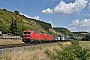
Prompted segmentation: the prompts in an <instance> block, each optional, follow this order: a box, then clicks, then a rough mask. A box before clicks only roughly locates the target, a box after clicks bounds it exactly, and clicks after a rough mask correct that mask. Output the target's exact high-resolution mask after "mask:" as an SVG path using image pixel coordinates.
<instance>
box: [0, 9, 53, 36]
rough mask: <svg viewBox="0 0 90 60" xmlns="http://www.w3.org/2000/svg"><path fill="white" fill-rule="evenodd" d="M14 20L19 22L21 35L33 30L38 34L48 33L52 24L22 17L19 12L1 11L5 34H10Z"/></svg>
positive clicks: (1, 24)
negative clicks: (25, 31)
mask: <svg viewBox="0 0 90 60" xmlns="http://www.w3.org/2000/svg"><path fill="white" fill-rule="evenodd" d="M12 20H16V21H17V26H18V34H19V35H21V34H22V32H23V31H24V30H27V29H31V30H35V31H36V32H42V33H48V32H49V28H51V24H49V23H46V22H41V21H39V20H35V19H31V18H27V17H25V16H24V15H20V14H19V11H14V12H11V11H7V10H6V9H0V30H1V31H3V32H10V24H11V23H12Z"/></svg>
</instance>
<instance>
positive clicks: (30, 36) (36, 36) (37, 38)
mask: <svg viewBox="0 0 90 60" xmlns="http://www.w3.org/2000/svg"><path fill="white" fill-rule="evenodd" d="M22 38H23V39H22V41H23V42H25V43H29V42H42V41H51V40H53V37H52V36H50V35H48V34H41V33H36V32H35V31H32V30H26V31H24V32H23V35H22Z"/></svg>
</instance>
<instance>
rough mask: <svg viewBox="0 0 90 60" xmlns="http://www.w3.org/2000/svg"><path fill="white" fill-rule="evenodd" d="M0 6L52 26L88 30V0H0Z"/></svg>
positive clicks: (89, 15)
mask: <svg viewBox="0 0 90 60" xmlns="http://www.w3.org/2000/svg"><path fill="white" fill-rule="evenodd" d="M0 8H1V9H3V8H6V9H7V10H9V11H15V10H18V11H19V12H20V14H22V15H25V16H26V17H28V18H34V19H37V20H41V21H45V22H48V23H51V24H52V26H53V27H65V28H68V29H69V30H70V31H74V32H75V31H88V32H90V0H0Z"/></svg>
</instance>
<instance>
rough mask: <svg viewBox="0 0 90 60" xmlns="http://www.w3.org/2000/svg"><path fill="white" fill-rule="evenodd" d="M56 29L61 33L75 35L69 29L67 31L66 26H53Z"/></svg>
mask: <svg viewBox="0 0 90 60" xmlns="http://www.w3.org/2000/svg"><path fill="white" fill-rule="evenodd" d="M53 29H54V30H56V31H59V32H60V33H61V34H63V35H69V36H70V35H73V36H76V34H74V33H72V32H71V31H69V30H68V29H67V28H62V27H54V28H53Z"/></svg>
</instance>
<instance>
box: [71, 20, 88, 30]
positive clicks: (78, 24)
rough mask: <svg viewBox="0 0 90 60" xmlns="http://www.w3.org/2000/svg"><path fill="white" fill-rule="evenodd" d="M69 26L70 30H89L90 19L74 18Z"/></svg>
mask: <svg viewBox="0 0 90 60" xmlns="http://www.w3.org/2000/svg"><path fill="white" fill-rule="evenodd" d="M69 26H70V28H71V30H82V31H83V30H85V31H90V19H83V20H79V19H76V20H73V21H72V23H71V24H70V25H69Z"/></svg>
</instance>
